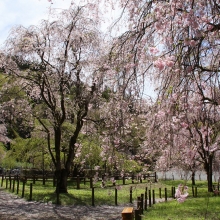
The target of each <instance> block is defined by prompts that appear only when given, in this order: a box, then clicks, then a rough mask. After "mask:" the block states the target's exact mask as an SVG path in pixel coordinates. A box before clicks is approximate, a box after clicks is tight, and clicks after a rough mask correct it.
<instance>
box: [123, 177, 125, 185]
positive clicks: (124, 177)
mask: <svg viewBox="0 0 220 220" xmlns="http://www.w3.org/2000/svg"><path fill="white" fill-rule="evenodd" d="M123 185H125V176H123Z"/></svg>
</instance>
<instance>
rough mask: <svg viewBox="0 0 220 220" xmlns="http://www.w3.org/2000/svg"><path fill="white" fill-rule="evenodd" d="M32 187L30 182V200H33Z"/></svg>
mask: <svg viewBox="0 0 220 220" xmlns="http://www.w3.org/2000/svg"><path fill="white" fill-rule="evenodd" d="M32 189H33V186H32V183H30V198H29V200H30V201H31V200H32Z"/></svg>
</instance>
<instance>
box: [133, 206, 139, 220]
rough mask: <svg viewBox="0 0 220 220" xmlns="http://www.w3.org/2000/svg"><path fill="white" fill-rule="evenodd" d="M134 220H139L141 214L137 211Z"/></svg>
mask: <svg viewBox="0 0 220 220" xmlns="http://www.w3.org/2000/svg"><path fill="white" fill-rule="evenodd" d="M134 212H135V220H141V213H140V210H139V209H135V211H134Z"/></svg>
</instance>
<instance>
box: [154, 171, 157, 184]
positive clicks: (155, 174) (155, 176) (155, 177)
mask: <svg viewBox="0 0 220 220" xmlns="http://www.w3.org/2000/svg"><path fill="white" fill-rule="evenodd" d="M154 181H155V183H157V172H154Z"/></svg>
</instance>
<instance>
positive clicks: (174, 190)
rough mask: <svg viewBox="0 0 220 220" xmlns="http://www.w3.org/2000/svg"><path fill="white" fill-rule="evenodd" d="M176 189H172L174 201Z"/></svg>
mask: <svg viewBox="0 0 220 220" xmlns="http://www.w3.org/2000/svg"><path fill="white" fill-rule="evenodd" d="M175 193H176V187H175V186H174V187H173V198H174V199H175Z"/></svg>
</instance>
